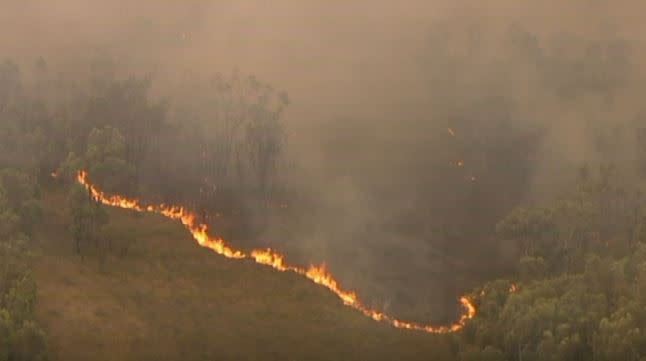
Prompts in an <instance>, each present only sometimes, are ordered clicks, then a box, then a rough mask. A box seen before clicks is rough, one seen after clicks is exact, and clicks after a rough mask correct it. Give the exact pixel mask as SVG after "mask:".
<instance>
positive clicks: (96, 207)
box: [68, 185, 108, 255]
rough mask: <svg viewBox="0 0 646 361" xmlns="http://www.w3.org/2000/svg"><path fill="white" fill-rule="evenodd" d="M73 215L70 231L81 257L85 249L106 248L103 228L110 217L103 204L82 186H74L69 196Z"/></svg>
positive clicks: (77, 252) (76, 250) (75, 247)
mask: <svg viewBox="0 0 646 361" xmlns="http://www.w3.org/2000/svg"><path fill="white" fill-rule="evenodd" d="M68 202H69V209H70V213H71V223H70V231H71V233H72V237H73V239H74V249H75V252H76V254H77V255H81V254H82V251H83V248H84V247H87V248H89V247H90V246H94V247H95V248H98V247H101V246H105V244H104V243H105V242H102V241H103V239H102V227H103V226H104V225H105V224H107V222H108V215H107V213H106V212H105V209H103V207H102V205H101V203H99V202H98V201H97V200H95V199H94V198H93V197H92V196H91V194H90V193H89V192H88V191H87V190H86V189H85V188H84V187H82V186H81V185H74V186H72V189H71V190H70V194H69V196H68Z"/></svg>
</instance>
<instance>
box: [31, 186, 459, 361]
mask: <svg viewBox="0 0 646 361" xmlns="http://www.w3.org/2000/svg"><path fill="white" fill-rule="evenodd" d="M62 201H63V197H62V196H61V195H58V194H55V193H49V194H47V195H46V200H45V203H46V207H47V208H46V212H47V217H46V219H47V221H46V222H45V224H44V225H43V227H42V228H43V229H42V231H41V232H40V234H39V235H38V236H37V237H36V238H37V239H38V240H39V241H40V244H41V246H42V250H43V252H41V253H42V254H41V255H40V256H39V257H38V259H37V264H36V276H37V280H38V285H39V293H40V294H39V304H38V309H37V315H38V317H39V319H40V321H41V322H42V323H43V324H44V325H45V327H46V329H47V331H48V334H49V342H50V348H51V351H52V353H53V358H54V360H66V361H73V360H144V359H146V360H179V359H182V360H257V359H263V360H359V359H361V360H416V359H420V360H442V359H448V354H449V351H448V350H449V341H448V338H446V337H441V336H435V335H427V334H422V333H418V332H410V331H401V330H395V329H392V328H390V327H388V326H385V325H381V324H378V323H375V322H373V321H371V320H369V319H366V318H365V317H363V316H361V315H360V314H358V313H357V312H355V311H353V310H351V309H349V308H347V307H344V306H342V304H341V303H340V301H339V300H338V299H337V298H336V297H335V296H334V295H332V294H330V293H329V292H328V291H326V290H325V289H323V288H321V287H319V286H316V285H314V284H312V283H310V282H308V281H306V280H304V279H302V278H300V277H298V276H296V275H293V274H288V273H280V272H275V271H273V270H271V269H267V268H264V267H260V266H258V265H255V264H252V263H250V262H246V261H244V262H241V261H232V260H227V259H224V258H222V257H220V256H217V255H215V254H213V253H211V252H210V251H208V250H205V249H202V248H200V247H199V246H197V245H196V244H195V243H194V242H193V240H192V239H191V237H190V235H189V234H188V233H187V232H186V231H185V230H184V229H183V228H182V227H181V225H179V224H178V223H175V222H171V221H168V220H166V219H163V218H161V217H159V216H154V215H135V214H133V213H131V212H127V211H122V210H116V209H111V210H110V217H111V223H110V224H109V226H108V230H107V233H108V235H109V236H110V239H112V240H113V242H114V243H113V251H112V253H113V254H114V256H111V257H109V258H108V259H107V260H106V261H105V262H100V261H99V260H98V258H97V257H96V256H87V257H85V258H84V259H83V260H81V259H80V258H79V257H76V256H75V255H74V254H73V253H72V243H71V241H70V240H69V235H68V234H67V232H66V231H65V216H64V214H63V213H62V212H61V211H60V210H58V209H57V208H56V204H60V202H62ZM126 249H127V250H126Z"/></svg>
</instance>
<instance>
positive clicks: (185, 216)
mask: <svg viewBox="0 0 646 361" xmlns="http://www.w3.org/2000/svg"><path fill="white" fill-rule="evenodd" d="M87 176H88V175H87V172H85V171H81V172H79V173H78V175H77V181H78V182H79V183H80V184H81V185H83V186H84V187H85V188H86V189H87V190H88V192H90V194H91V195H92V197H94V198H95V199H96V200H97V201H99V202H101V203H102V204H105V205H108V206H112V207H118V208H125V209H131V210H134V211H137V212H152V213H157V214H161V215H163V216H165V217H168V218H170V219H173V220H179V221H180V222H181V223H182V224H183V225H184V227H185V228H186V229H187V230H188V231H189V232H190V233H191V234H192V235H193V238H194V239H195V240H196V241H197V243H198V244H199V245H200V246H202V247H205V248H208V249H211V250H212V251H214V252H215V253H217V254H219V255H222V256H224V257H227V258H232V259H251V260H253V261H255V262H256V263H258V264H261V265H265V266H269V267H272V268H273V269H275V270H278V271H281V272H294V273H297V274H299V275H302V276H304V277H306V278H307V279H309V280H311V281H312V282H314V283H316V284H318V285H321V286H323V287H325V288H327V289H328V290H330V291H331V292H332V293H334V294H335V295H337V296H338V297H339V298H340V299H341V301H343V304H344V305H346V306H349V307H352V308H354V309H356V310H357V311H359V312H361V313H363V314H364V315H365V316H367V317H370V318H372V319H373V320H375V321H378V322H386V323H388V324H390V325H392V326H394V327H396V328H400V329H408V330H416V331H424V332H428V333H448V332H455V331H458V330H460V329H462V328H463V327H464V325H465V324H466V322H467V321H468V320H469V319H472V318H473V317H475V315H476V308H475V306H474V305H473V303H471V301H470V300H469V299H468V298H467V297H461V298H460V299H459V301H460V304H461V305H462V307H463V308H464V312H463V313H462V315H461V316H460V318H459V319H458V320H457V321H455V322H454V323H453V324H450V325H444V326H433V325H423V324H419V323H415V322H405V321H400V320H398V319H396V318H394V317H392V316H389V315H386V314H384V313H382V312H379V311H376V310H372V309H370V308H368V307H367V306H365V305H364V304H363V303H362V302H361V301H360V300H359V298H358V296H357V294H356V293H355V292H352V291H348V290H344V289H343V288H342V287H341V286H340V285H339V283H338V282H337V281H336V279H334V277H333V276H332V274H330V273H329V272H328V271H327V269H326V268H325V265H321V266H314V265H310V266H309V267H308V268H301V267H298V266H292V265H289V264H287V263H286V262H285V257H284V256H283V255H282V254H280V253H278V252H276V251H274V250H271V249H256V250H252V251H251V252H250V253H248V254H247V253H245V252H243V251H240V250H236V249H233V248H231V247H229V246H228V245H227V244H226V242H225V241H224V240H223V239H222V238H217V237H212V236H210V235H209V234H208V227H207V225H206V224H203V223H200V222H199V221H198V220H197V217H196V215H195V213H193V212H190V211H188V210H187V209H185V208H183V207H179V206H172V205H166V204H159V205H143V204H141V203H140V202H139V201H138V200H135V199H128V198H125V197H121V196H119V195H106V194H105V193H103V192H102V191H100V190H99V189H97V188H96V187H95V186H94V185H92V184H91V183H90V182H89V181H88V178H87Z"/></svg>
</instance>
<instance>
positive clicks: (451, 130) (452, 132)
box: [446, 128, 455, 137]
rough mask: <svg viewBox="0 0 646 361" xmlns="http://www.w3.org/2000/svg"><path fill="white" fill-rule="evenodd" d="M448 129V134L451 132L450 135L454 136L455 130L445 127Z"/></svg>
mask: <svg viewBox="0 0 646 361" xmlns="http://www.w3.org/2000/svg"><path fill="white" fill-rule="evenodd" d="M446 130H448V132H449V134H451V136H452V137H455V132H454V131H453V129H451V128H446Z"/></svg>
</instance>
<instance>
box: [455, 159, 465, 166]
mask: <svg viewBox="0 0 646 361" xmlns="http://www.w3.org/2000/svg"><path fill="white" fill-rule="evenodd" d="M456 164H457V166H458V167H462V166H463V165H464V161H463V160H459V161H457V163H456Z"/></svg>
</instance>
